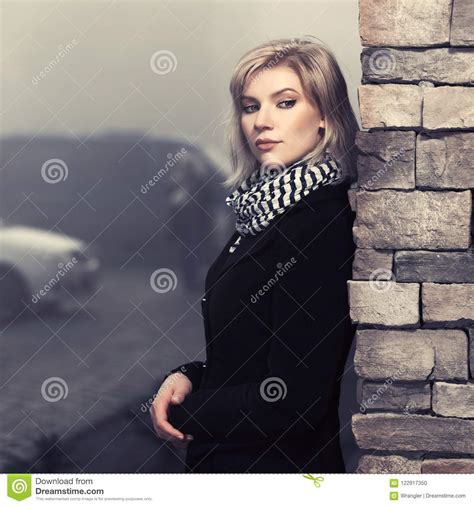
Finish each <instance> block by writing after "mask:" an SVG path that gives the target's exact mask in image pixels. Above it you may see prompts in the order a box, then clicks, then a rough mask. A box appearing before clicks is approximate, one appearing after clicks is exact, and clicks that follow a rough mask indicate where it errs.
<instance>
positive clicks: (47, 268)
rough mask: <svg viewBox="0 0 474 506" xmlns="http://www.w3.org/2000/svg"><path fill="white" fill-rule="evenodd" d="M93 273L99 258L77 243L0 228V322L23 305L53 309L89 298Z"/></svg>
mask: <svg viewBox="0 0 474 506" xmlns="http://www.w3.org/2000/svg"><path fill="white" fill-rule="evenodd" d="M86 252H87V254H86ZM99 268H100V261H99V259H98V258H97V257H96V255H95V254H94V253H91V252H90V249H89V248H87V250H86V243H85V242H84V241H82V240H80V239H76V238H73V237H69V236H65V235H61V234H59V233H56V232H51V231H49V230H42V229H39V228H34V227H27V226H19V225H15V226H13V225H12V226H4V227H1V228H0V321H1V320H5V319H11V318H12V317H15V316H16V315H18V314H19V313H20V312H21V311H23V310H24V309H25V306H27V305H29V306H30V307H33V306H34V307H35V308H36V307H38V308H39V309H42V308H44V307H45V306H47V307H51V306H55V307H56V306H58V305H60V304H61V302H62V301H63V300H64V299H67V298H69V299H70V298H71V295H72V296H73V297H76V296H81V295H84V294H88V293H91V292H92V291H93V290H94V289H95V287H96V285H97V281H98V277H99ZM68 295H69V296H68Z"/></svg>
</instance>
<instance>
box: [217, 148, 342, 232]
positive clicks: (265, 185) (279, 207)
mask: <svg viewBox="0 0 474 506" xmlns="http://www.w3.org/2000/svg"><path fill="white" fill-rule="evenodd" d="M341 173H342V170H341V166H340V165H339V163H338V162H337V160H336V159H335V158H333V157H332V156H331V155H330V154H329V153H328V152H327V151H326V152H325V154H324V160H323V161H321V162H319V163H317V164H314V165H311V164H309V162H308V160H304V159H300V160H298V161H296V162H294V163H292V164H291V165H290V166H289V167H284V166H283V167H282V166H278V165H276V164H273V165H271V164H265V163H263V164H262V165H261V166H260V168H259V169H257V170H255V171H254V172H253V173H252V174H251V175H250V176H249V177H248V178H247V179H246V180H245V181H244V182H243V183H242V184H241V185H240V186H239V187H238V188H237V189H236V190H235V191H234V192H232V193H231V194H230V195H229V196H228V197H227V198H226V204H227V205H228V206H230V207H232V208H233V210H234V212H235V214H236V215H237V221H236V224H235V227H236V229H237V231H238V232H239V234H240V236H245V235H248V234H252V235H256V234H258V233H259V232H261V231H262V230H263V229H264V228H265V227H267V226H268V225H269V223H270V221H271V220H273V219H274V218H275V217H276V216H278V215H279V214H281V213H283V212H285V211H286V210H287V209H289V208H291V207H293V206H294V205H295V204H296V203H297V202H298V201H300V200H301V199H302V198H303V197H304V196H306V195H307V194H308V193H309V192H311V191H313V190H316V189H317V188H319V187H320V186H324V185H327V184H330V183H332V182H333V181H336V180H338V179H339V178H340V177H341ZM240 236H239V238H238V239H237V241H238V242H240V239H241V237H240Z"/></svg>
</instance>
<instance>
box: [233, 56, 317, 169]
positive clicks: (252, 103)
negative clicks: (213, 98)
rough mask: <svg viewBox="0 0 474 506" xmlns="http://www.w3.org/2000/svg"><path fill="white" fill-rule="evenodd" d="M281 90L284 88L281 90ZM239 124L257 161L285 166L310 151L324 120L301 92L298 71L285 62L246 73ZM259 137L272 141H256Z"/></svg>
mask: <svg viewBox="0 0 474 506" xmlns="http://www.w3.org/2000/svg"><path fill="white" fill-rule="evenodd" d="M282 90H284V91H282ZM241 126H242V130H243V132H244V135H245V137H246V139H247V142H248V145H249V148H250V150H251V152H252V153H253V154H254V156H255V158H256V159H257V160H258V161H259V162H260V164H265V165H266V164H273V163H275V164H278V165H279V166H281V165H282V164H284V165H285V166H286V167H288V166H289V165H291V164H292V163H293V162H295V161H297V160H299V159H300V158H302V157H303V156H305V155H306V154H307V153H309V152H310V151H312V150H313V149H314V148H315V147H316V145H317V144H318V143H319V142H320V140H321V134H320V132H319V128H320V127H321V128H325V122H324V120H323V119H322V118H321V113H320V111H319V108H318V107H317V105H316V104H313V103H312V102H311V101H310V100H309V99H308V98H307V97H306V96H305V95H304V94H303V88H302V86H301V83H300V80H299V77H298V75H297V74H296V73H295V72H294V70H292V69H291V68H289V67H287V66H286V65H277V66H275V67H273V68H271V69H268V70H263V71H260V72H257V73H256V78H255V79H252V76H249V78H248V79H247V82H246V85H245V86H244V91H243V94H242V98H241ZM261 139H269V140H271V141H274V142H273V143H268V144H260V146H257V145H256V142H257V141H259V140H261Z"/></svg>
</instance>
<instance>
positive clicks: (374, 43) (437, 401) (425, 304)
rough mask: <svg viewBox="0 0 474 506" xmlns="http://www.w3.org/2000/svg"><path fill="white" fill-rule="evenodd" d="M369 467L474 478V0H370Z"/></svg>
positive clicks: (361, 254) (363, 371)
mask: <svg viewBox="0 0 474 506" xmlns="http://www.w3.org/2000/svg"><path fill="white" fill-rule="evenodd" d="M359 7H360V19H359V22H360V37H361V41H362V45H363V46H364V47H363V50H362V54H361V63H362V70H363V78H362V85H361V86H360V87H359V90H358V91H359V105H360V112H361V122H362V128H363V129H364V130H365V131H361V132H359V133H358V136H357V140H356V144H357V150H358V163H357V166H358V183H357V187H356V188H354V189H351V190H350V195H351V205H352V207H353V209H354V210H355V211H356V213H357V217H356V221H355V224H354V230H353V233H354V240H355V241H356V244H357V251H356V256H355V259H354V270H353V280H352V281H349V296H350V305H351V318H352V320H353V322H354V323H357V332H356V352H355V359H354V362H355V364H354V367H355V371H356V373H357V375H358V378H359V379H358V402H359V407H360V412H359V413H356V414H354V415H353V418H352V431H353V434H354V437H355V440H356V442H357V444H358V446H359V447H360V448H361V449H363V450H364V455H363V456H362V458H361V459H360V461H359V465H358V469H357V472H360V473H371V472H373V473H420V472H421V473H437V472H442V473H455V472H463V473H474V378H473V373H474V353H473V352H474V252H473V241H472V233H473V232H472V218H471V216H472V188H473V187H474V53H473V48H474V1H473V0H404V1H403V2H400V1H397V0H360V1H359Z"/></svg>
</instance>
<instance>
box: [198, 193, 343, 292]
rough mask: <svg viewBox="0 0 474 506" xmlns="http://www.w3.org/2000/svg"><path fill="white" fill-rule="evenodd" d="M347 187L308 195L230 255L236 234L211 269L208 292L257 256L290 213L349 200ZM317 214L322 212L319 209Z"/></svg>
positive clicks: (244, 239) (243, 239) (246, 237)
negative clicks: (281, 221)
mask: <svg viewBox="0 0 474 506" xmlns="http://www.w3.org/2000/svg"><path fill="white" fill-rule="evenodd" d="M347 190H348V188H347V187H343V186H325V187H322V188H319V189H318V190H315V191H312V192H310V193H309V194H308V195H306V196H305V197H303V198H302V199H301V200H300V201H299V202H298V203H297V204H296V205H295V206H294V207H293V208H292V209H290V210H288V211H285V212H284V213H282V214H280V215H278V216H277V217H276V218H274V219H273V220H272V221H271V222H270V224H269V225H268V227H266V228H265V229H264V230H262V231H261V232H259V233H258V234H257V235H251V234H249V235H246V236H243V237H242V239H241V240H240V244H239V245H238V246H237V249H236V250H235V251H234V252H233V253H229V248H230V246H232V244H234V242H235V241H236V240H237V238H238V236H239V233H238V232H234V234H233V235H232V237H231V238H230V239H229V241H228V242H227V244H226V245H225V247H224V249H223V251H222V252H221V254H220V255H219V257H218V258H217V260H216V261H215V262H214V264H213V265H212V266H211V268H210V269H209V272H208V275H207V278H206V292H208V291H210V290H212V288H213V286H214V285H215V283H217V281H218V280H219V279H220V278H221V277H222V276H223V275H224V274H225V273H226V272H228V271H229V269H230V268H231V267H233V266H235V265H236V264H237V263H238V262H240V261H241V260H242V259H244V258H245V257H246V256H247V255H250V256H252V255H255V254H256V253H257V252H258V251H259V250H260V249H261V248H263V247H264V246H265V244H267V243H268V241H269V240H270V239H271V237H272V236H273V234H274V233H275V232H276V231H277V227H276V225H277V224H278V223H279V222H280V220H281V219H282V218H283V217H284V216H286V215H287V213H289V212H296V211H297V209H301V208H302V207H303V206H308V207H310V208H311V206H312V205H313V204H316V203H317V202H320V201H323V200H327V199H332V198H343V199H347V198H348V195H347ZM316 212H321V209H319V210H318V211H316Z"/></svg>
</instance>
